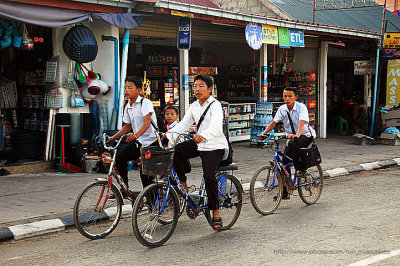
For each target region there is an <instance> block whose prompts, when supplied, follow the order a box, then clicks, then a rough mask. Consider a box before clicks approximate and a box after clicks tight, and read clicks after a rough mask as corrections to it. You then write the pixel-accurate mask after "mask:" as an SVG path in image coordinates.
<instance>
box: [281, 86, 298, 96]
mask: <svg viewBox="0 0 400 266" xmlns="http://www.w3.org/2000/svg"><path fill="white" fill-rule="evenodd" d="M283 91H293V93H294V95H297V88H296V87H286V88H284V89H283Z"/></svg>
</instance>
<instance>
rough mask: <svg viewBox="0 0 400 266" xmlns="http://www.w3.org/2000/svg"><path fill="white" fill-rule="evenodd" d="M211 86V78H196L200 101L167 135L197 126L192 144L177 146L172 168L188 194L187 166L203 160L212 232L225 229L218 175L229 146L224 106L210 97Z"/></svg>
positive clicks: (191, 106)
mask: <svg viewBox="0 0 400 266" xmlns="http://www.w3.org/2000/svg"><path fill="white" fill-rule="evenodd" d="M212 86H213V81H212V79H211V78H210V77H209V76H208V75H197V76H195V77H194V86H193V90H194V94H195V96H196V98H197V101H195V102H194V103H192V104H191V105H190V106H189V109H188V111H187V113H186V114H185V116H184V117H183V119H182V121H181V122H179V123H178V124H177V125H176V126H175V127H174V128H172V129H170V130H169V131H168V133H182V132H185V131H188V129H189V128H190V127H191V126H192V125H193V123H196V125H198V128H197V133H196V135H195V136H194V137H193V139H192V140H187V141H184V142H182V143H179V144H178V145H176V147H175V154H174V159H173V166H174V168H175V171H176V173H177V175H178V177H179V180H180V182H181V184H182V186H183V187H184V188H185V190H186V191H188V190H189V187H188V186H187V183H186V180H187V177H186V175H185V173H186V171H185V165H186V163H185V162H186V161H187V160H188V159H189V158H195V157H198V156H200V158H201V160H202V168H203V175H204V180H205V186H206V191H207V196H208V208H209V209H210V210H212V211H213V218H212V220H211V225H212V227H213V229H219V228H221V227H222V218H221V216H220V214H219V210H218V182H217V180H216V177H215V174H216V170H217V168H218V166H219V164H220V162H221V161H222V160H223V159H225V157H226V156H227V154H228V142H227V140H226V138H225V135H224V133H223V112H222V106H221V103H220V102H219V101H217V100H216V99H215V98H214V97H212V96H211V91H212ZM207 108H208V109H207ZM206 110H207V111H206ZM204 113H205V115H204V120H202V122H200V123H201V124H200V125H199V121H200V118H201V116H202V114H204ZM171 135H174V134H167V137H169V138H171Z"/></svg>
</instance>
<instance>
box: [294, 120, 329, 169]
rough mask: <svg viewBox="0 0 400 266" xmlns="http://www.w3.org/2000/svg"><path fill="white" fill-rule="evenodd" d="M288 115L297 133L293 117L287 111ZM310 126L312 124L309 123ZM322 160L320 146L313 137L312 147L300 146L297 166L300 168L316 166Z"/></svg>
mask: <svg viewBox="0 0 400 266" xmlns="http://www.w3.org/2000/svg"><path fill="white" fill-rule="evenodd" d="M287 114H288V117H289V123H290V127H291V129H292V132H293V134H296V131H295V130H294V126H293V122H292V118H291V117H290V113H289V112H287ZM308 126H310V125H308ZM321 162H322V158H321V154H320V153H319V150H318V146H317V144H316V143H315V142H314V138H313V143H312V145H311V147H309V148H300V150H299V162H298V164H299V165H297V166H296V167H297V168H298V169H307V168H310V167H313V166H316V165H318V164H320V163H321Z"/></svg>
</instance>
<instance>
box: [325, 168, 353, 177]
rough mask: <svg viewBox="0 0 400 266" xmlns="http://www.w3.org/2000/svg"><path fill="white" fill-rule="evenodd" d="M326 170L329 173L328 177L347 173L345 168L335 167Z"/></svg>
mask: <svg viewBox="0 0 400 266" xmlns="http://www.w3.org/2000/svg"><path fill="white" fill-rule="evenodd" d="M326 172H327V173H328V174H329V176H330V177H334V176H340V175H348V174H349V171H347V170H346V169H345V168H335V169H331V170H326Z"/></svg>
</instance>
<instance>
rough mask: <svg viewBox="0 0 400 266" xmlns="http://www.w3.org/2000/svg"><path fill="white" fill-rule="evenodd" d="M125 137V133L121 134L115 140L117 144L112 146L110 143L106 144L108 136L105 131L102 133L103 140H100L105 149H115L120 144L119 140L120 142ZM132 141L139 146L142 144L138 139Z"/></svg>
mask: <svg viewBox="0 0 400 266" xmlns="http://www.w3.org/2000/svg"><path fill="white" fill-rule="evenodd" d="M126 137H127V135H126V134H124V135H122V136H121V137H120V138H119V140H118V141H117V144H116V145H115V146H114V147H112V146H110V145H107V144H108V142H107V139H108V138H109V136H108V135H107V134H106V133H103V141H102V142H103V146H104V148H105V149H107V150H116V149H117V148H118V147H119V145H120V144H121V142H122V141H123V140H125V139H126ZM134 142H135V143H136V144H137V145H138V146H139V147H140V146H142V144H141V143H140V142H139V141H137V140H136V139H135V140H134Z"/></svg>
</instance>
